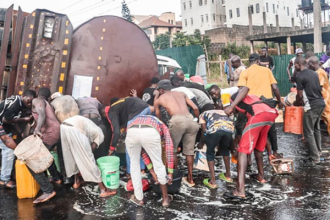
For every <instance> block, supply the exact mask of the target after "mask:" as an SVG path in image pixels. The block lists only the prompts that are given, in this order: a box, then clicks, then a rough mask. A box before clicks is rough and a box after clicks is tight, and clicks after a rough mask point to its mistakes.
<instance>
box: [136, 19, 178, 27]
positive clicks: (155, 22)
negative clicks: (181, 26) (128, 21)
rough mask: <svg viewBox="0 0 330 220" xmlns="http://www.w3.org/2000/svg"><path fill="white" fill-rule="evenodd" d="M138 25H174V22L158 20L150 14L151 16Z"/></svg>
mask: <svg viewBox="0 0 330 220" xmlns="http://www.w3.org/2000/svg"><path fill="white" fill-rule="evenodd" d="M139 26H140V27H141V28H142V29H143V28H148V27H176V25H174V24H170V23H167V22H165V21H162V20H160V19H159V18H158V17H157V16H152V17H151V18H149V19H147V20H144V21H142V22H141V23H140V24H139Z"/></svg>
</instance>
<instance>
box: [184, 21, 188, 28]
mask: <svg viewBox="0 0 330 220" xmlns="http://www.w3.org/2000/svg"><path fill="white" fill-rule="evenodd" d="M184 26H185V27H187V26H188V22H187V19H185V20H184Z"/></svg>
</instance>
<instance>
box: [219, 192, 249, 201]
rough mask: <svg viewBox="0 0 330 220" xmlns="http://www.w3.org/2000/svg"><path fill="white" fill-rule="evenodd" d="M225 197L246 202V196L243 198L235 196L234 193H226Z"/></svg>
mask: <svg viewBox="0 0 330 220" xmlns="http://www.w3.org/2000/svg"><path fill="white" fill-rule="evenodd" d="M223 196H224V197H227V198H229V199H234V200H246V197H245V196H244V197H243V196H238V195H234V193H233V192H225V193H224V194H223Z"/></svg>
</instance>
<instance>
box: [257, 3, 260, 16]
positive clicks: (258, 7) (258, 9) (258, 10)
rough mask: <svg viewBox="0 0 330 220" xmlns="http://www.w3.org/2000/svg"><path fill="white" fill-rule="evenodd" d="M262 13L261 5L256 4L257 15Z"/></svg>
mask: <svg viewBox="0 0 330 220" xmlns="http://www.w3.org/2000/svg"><path fill="white" fill-rule="evenodd" d="M259 12H260V6H259V3H258V4H256V13H257V14H258V13H259Z"/></svg>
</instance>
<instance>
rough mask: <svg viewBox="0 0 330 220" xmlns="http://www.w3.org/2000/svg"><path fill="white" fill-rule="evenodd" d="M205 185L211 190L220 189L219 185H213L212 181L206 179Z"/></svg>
mask: <svg viewBox="0 0 330 220" xmlns="http://www.w3.org/2000/svg"><path fill="white" fill-rule="evenodd" d="M203 184H204V185H205V186H206V187H208V188H209V189H216V188H218V186H217V185H215V186H214V185H211V184H210V179H204V180H203Z"/></svg>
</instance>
